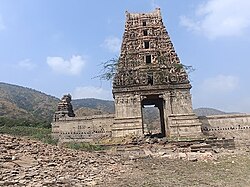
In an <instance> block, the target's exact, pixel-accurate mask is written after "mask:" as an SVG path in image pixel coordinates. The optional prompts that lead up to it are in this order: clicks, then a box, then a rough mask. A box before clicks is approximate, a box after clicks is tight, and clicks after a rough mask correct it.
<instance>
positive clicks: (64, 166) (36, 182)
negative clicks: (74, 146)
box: [0, 135, 125, 187]
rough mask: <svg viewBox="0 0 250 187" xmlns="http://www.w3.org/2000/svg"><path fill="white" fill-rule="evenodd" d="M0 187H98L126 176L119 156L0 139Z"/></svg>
mask: <svg viewBox="0 0 250 187" xmlns="http://www.w3.org/2000/svg"><path fill="white" fill-rule="evenodd" d="M0 152H1V154H0V186H36V187H39V186H95V185H98V184H105V181H107V182H108V181H109V180H112V179H115V178H116V177H119V173H122V172H125V171H124V169H125V166H123V165H122V164H121V162H119V160H120V158H119V157H117V156H112V157H111V156H109V155H107V154H104V153H102V154H98V153H89V152H84V151H76V150H70V149H66V148H63V147H58V146H53V145H47V144H43V143H41V142H38V141H34V140H29V139H23V138H19V137H12V136H9V135H0Z"/></svg>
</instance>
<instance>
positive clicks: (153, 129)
mask: <svg viewBox="0 0 250 187" xmlns="http://www.w3.org/2000/svg"><path fill="white" fill-rule="evenodd" d="M141 106H142V129H143V133H144V135H145V136H150V137H159V138H161V137H165V136H166V128H165V120H164V100H163V99H162V98H159V95H150V96H146V97H145V98H144V99H143V100H142V102H141Z"/></svg>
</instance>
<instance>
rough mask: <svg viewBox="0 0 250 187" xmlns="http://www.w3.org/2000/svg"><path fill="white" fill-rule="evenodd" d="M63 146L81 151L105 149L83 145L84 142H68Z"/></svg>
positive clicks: (93, 145) (87, 144)
mask: <svg viewBox="0 0 250 187" xmlns="http://www.w3.org/2000/svg"><path fill="white" fill-rule="evenodd" d="M64 146H65V147H67V148H69V149H76V150H82V151H101V150H104V149H105V147H104V146H101V145H96V144H90V143H85V142H68V143H65V144H64Z"/></svg>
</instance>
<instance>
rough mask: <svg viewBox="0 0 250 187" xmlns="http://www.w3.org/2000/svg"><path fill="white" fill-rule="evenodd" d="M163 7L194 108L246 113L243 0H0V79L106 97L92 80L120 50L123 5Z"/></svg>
mask: <svg viewBox="0 0 250 187" xmlns="http://www.w3.org/2000/svg"><path fill="white" fill-rule="evenodd" d="M156 7H160V8H161V12H162V16H163V21H164V24H165V26H166V28H167V31H168V32H169V34H170V37H171V40H172V42H173V44H174V47H175V50H176V52H177V54H178V55H179V57H180V59H181V62H182V63H183V64H185V65H192V66H193V67H194V68H195V69H196V70H195V71H194V72H193V73H191V75H190V79H191V81H192V82H191V83H192V86H193V88H192V90H191V93H192V97H193V105H194V108H198V107H213V108H217V109H221V110H224V111H238V112H250V94H249V93H250V86H249V84H250V83H249V81H250V78H249V75H250V63H249V57H250V50H249V49H250V37H249V36H250V1H249V0H199V1H197V0H136V1H135V0H126V1H118V0H105V1H104V0H53V1H52V0H19V1H18V0H0V65H1V66H0V67H1V68H0V82H6V83H11V84H17V85H20V86H25V87H29V88H33V89H36V90H39V91H42V92H44V93H47V94H50V95H53V96H56V97H61V96H62V95H63V94H66V93H71V94H72V96H73V98H74V99H76V98H87V97H92V98H93V97H94V98H101V99H112V94H111V89H112V84H111V82H105V81H99V80H98V79H93V77H95V76H96V75H98V74H99V72H100V70H101V66H100V64H101V63H102V62H104V61H107V60H109V59H111V58H113V57H116V56H119V51H120V44H121V39H122V35H123V31H124V24H125V11H126V10H127V11H129V12H150V11H153V10H154V9H155V8H156Z"/></svg>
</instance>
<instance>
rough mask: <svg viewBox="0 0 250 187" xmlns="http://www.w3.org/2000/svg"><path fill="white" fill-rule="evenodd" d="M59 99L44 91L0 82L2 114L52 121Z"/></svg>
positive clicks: (4, 115) (9, 116)
mask: <svg viewBox="0 0 250 187" xmlns="http://www.w3.org/2000/svg"><path fill="white" fill-rule="evenodd" d="M58 101H59V99H57V98H56V97H53V96H50V95H47V94H44V93H42V92H39V91H36V90H33V89H30V88H25V87H21V86H17V85H11V84H6V83H2V82H0V116H1V117H8V118H13V119H17V118H25V119H30V120H34V119H37V120H44V121H50V120H51V119H52V115H53V113H54V111H55V109H56V106H57V103H58Z"/></svg>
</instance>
